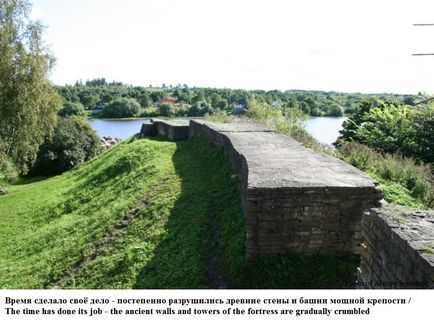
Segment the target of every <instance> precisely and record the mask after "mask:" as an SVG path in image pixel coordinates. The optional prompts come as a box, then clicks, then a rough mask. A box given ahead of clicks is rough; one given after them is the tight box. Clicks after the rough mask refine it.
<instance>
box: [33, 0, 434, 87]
mask: <svg viewBox="0 0 434 325" xmlns="http://www.w3.org/2000/svg"><path fill="white" fill-rule="evenodd" d="M31 2H32V3H33V5H34V6H33V13H32V16H33V18H37V19H41V20H42V21H43V22H44V24H45V25H47V30H46V35H45V40H46V42H47V44H48V45H49V46H50V47H51V49H52V51H53V52H54V55H55V56H56V57H57V65H56V69H55V71H54V72H53V74H52V80H53V82H55V83H56V84H64V83H74V82H75V81H76V80H78V79H82V80H84V81H85V80H87V79H92V78H97V77H105V78H107V79H108V80H116V81H122V82H125V83H129V84H134V85H149V84H152V85H161V84H162V83H166V84H173V85H176V84H178V83H181V84H184V83H186V84H188V85H190V86H209V87H228V88H246V89H282V90H284V89H317V90H337V91H349V92H356V91H358V92H395V93H417V92H418V91H425V92H428V93H434V82H433V81H434V56H431V57H412V56H411V54H412V53H415V52H434V41H433V40H434V27H423V28H422V27H413V26H412V24H413V23H426V22H431V23H434V10H433V9H434V3H433V2H432V1H431V3H430V1H426V0H409V1H399V0H398V1H388V0H382V1H380V0H364V1H358V0H357V1H355V0H352V1H349V0H327V1H324V0H294V1H288V0H286V1H285V0H265V1H262V0H250V1H248V0H218V1H214V0H208V1H204V0H73V1H72V0H71V1H66V0H60V1H59V0H33V1H31Z"/></svg>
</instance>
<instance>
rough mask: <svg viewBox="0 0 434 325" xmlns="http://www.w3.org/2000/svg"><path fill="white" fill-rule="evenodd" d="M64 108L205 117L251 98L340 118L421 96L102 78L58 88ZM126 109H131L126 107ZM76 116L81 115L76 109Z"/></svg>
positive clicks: (98, 113)
mask: <svg viewBox="0 0 434 325" xmlns="http://www.w3.org/2000/svg"><path fill="white" fill-rule="evenodd" d="M57 89H58V92H59V94H60V95H61V96H62V98H63V102H64V106H66V107H70V106H71V105H80V107H82V108H83V109H84V110H85V111H86V112H87V115H90V116H93V117H102V118H124V117H125V118H127V117H156V116H167V117H182V116H204V115H209V114H213V113H215V112H225V113H226V114H227V115H232V114H238V115H239V114H243V113H245V112H246V111H247V109H248V107H249V104H250V101H251V99H252V98H256V99H257V100H260V101H261V102H263V103H266V104H267V105H270V106H271V107H272V108H275V109H280V110H283V111H285V110H288V109H297V110H299V111H301V112H303V113H304V114H306V115H308V116H343V115H350V114H353V113H354V112H355V111H357V109H358V107H359V103H360V102H362V101H363V100H366V99H371V98H375V99H376V100H379V101H387V102H391V103H395V104H406V105H414V104H415V103H417V102H419V101H422V100H423V99H424V98H425V97H424V96H423V94H418V95H396V94H360V93H341V92H334V91H331V92H325V91H306V90H287V91H280V90H271V91H265V90H243V89H227V88H224V89H217V88H200V87H189V86H187V85H176V86H172V85H169V86H167V85H162V86H152V85H149V86H148V87H141V86H131V85H126V84H123V83H120V82H116V81H112V82H108V81H107V80H106V79H104V78H99V79H94V80H89V81H86V82H84V83H83V82H81V81H78V82H76V83H75V84H74V85H65V86H58V87H57ZM126 106H129V107H131V108H132V109H124V108H125V107H126ZM79 113H82V111H81V110H79Z"/></svg>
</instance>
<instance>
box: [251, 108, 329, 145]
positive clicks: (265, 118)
mask: <svg viewBox="0 0 434 325" xmlns="http://www.w3.org/2000/svg"><path fill="white" fill-rule="evenodd" d="M300 114H302V111H301V110H298V109H295V110H294V111H293V112H290V111H286V115H287V116H284V115H283V114H282V110H281V109H278V108H273V107H272V106H271V105H269V104H267V103H261V102H259V101H257V100H252V101H251V103H250V105H249V109H248V111H247V115H248V116H249V117H250V118H252V119H254V120H257V121H259V122H261V123H264V124H265V125H266V126H268V127H269V128H272V129H275V130H276V131H277V132H278V133H282V134H286V135H289V136H291V137H293V138H294V139H295V140H297V141H298V142H300V143H302V144H303V145H305V146H307V147H309V148H312V149H315V150H326V149H325V148H323V147H321V145H320V144H319V143H318V142H317V141H316V140H315V139H314V138H313V137H312V136H311V135H310V134H309V132H307V130H306V129H305V128H304V126H303V125H302V124H301V123H300V119H301V118H302V117H303V115H300Z"/></svg>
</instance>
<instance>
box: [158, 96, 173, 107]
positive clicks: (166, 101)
mask: <svg viewBox="0 0 434 325" xmlns="http://www.w3.org/2000/svg"><path fill="white" fill-rule="evenodd" d="M162 104H172V105H176V104H177V102H176V98H174V97H171V96H164V97H163V98H161V99H160V100H159V101H158V102H157V106H160V105H162Z"/></svg>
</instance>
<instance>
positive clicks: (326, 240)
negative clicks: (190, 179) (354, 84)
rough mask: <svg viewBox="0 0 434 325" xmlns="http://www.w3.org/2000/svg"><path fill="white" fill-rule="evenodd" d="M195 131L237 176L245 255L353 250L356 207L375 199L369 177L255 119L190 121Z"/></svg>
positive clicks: (376, 192)
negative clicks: (215, 148)
mask: <svg viewBox="0 0 434 325" xmlns="http://www.w3.org/2000/svg"><path fill="white" fill-rule="evenodd" d="M194 135H200V136H202V137H203V138H205V139H207V140H208V141H210V142H212V143H214V144H215V145H217V146H218V147H220V148H223V149H224V151H225V152H226V154H227V156H228V158H229V161H230V164H231V166H232V169H233V170H234V172H236V173H237V174H238V175H239V177H240V179H241V191H240V192H241V202H242V207H243V212H244V216H245V220H246V258H248V259H254V258H258V257H262V256H266V255H273V254H282V253H286V252H289V251H293V252H299V253H307V254H311V253H336V252H357V251H358V249H359V247H360V239H361V234H360V231H361V221H362V215H363V212H364V211H367V210H368V209H369V208H371V207H375V206H377V205H379V201H380V200H381V198H382V195H381V192H380V190H379V189H378V188H377V187H376V185H375V184H374V182H373V180H372V179H371V178H369V177H368V176H366V175H365V174H363V173H361V172H360V171H359V170H357V169H356V168H354V167H352V166H350V165H349V164H347V163H345V162H342V161H340V160H338V159H335V158H333V157H330V156H327V155H325V154H322V153H317V152H313V151H312V150H309V149H306V148H304V147H302V146H301V145H300V144H298V143H297V142H296V141H294V140H292V139H291V138H289V137H287V136H284V135H280V134H277V133H275V132H272V131H271V130H269V129H266V128H263V127H261V126H258V125H255V124H250V123H233V124H212V123H208V122H206V123H204V122H200V121H191V123H190V136H194Z"/></svg>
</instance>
